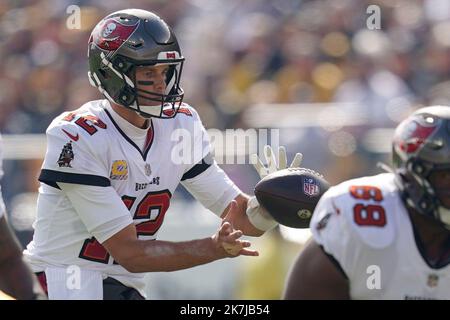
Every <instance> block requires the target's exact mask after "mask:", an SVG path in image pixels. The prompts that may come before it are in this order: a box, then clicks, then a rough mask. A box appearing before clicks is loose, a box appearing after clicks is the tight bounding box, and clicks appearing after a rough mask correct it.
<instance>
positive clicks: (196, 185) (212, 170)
mask: <svg viewBox="0 0 450 320" xmlns="http://www.w3.org/2000/svg"><path fill="white" fill-rule="evenodd" d="M181 184H182V185H183V186H184V187H185V188H186V189H187V190H188V191H189V192H190V193H191V194H192V195H193V196H194V198H196V199H197V200H198V201H199V202H200V203H201V204H202V205H203V206H204V207H205V208H207V209H209V210H211V211H212V212H213V213H215V214H216V215H217V216H219V217H220V216H221V214H222V213H223V211H224V210H225V208H226V207H227V206H228V204H229V203H230V202H231V201H232V200H233V199H234V198H236V197H237V196H238V195H239V194H240V193H242V191H241V190H240V189H239V188H238V187H237V186H236V185H235V184H234V183H233V181H231V179H230V178H229V177H228V176H227V174H226V173H225V172H224V171H223V170H222V169H221V168H220V167H219V166H218V165H217V163H215V162H214V163H213V164H212V165H210V166H209V167H208V168H207V169H206V170H205V171H203V172H202V173H200V174H198V175H196V176H194V177H192V178H189V179H184V180H182V181H181Z"/></svg>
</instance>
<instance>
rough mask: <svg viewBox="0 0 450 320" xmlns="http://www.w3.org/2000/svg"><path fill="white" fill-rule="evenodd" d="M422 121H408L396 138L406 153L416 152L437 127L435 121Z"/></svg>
mask: <svg viewBox="0 0 450 320" xmlns="http://www.w3.org/2000/svg"><path fill="white" fill-rule="evenodd" d="M420 122H422V121H420ZM420 122H419V121H417V119H415V120H413V121H411V122H409V123H406V124H405V125H404V127H403V128H402V129H401V130H400V134H399V136H398V138H397V139H396V140H397V143H398V146H399V148H400V150H401V151H403V152H405V153H414V152H416V151H417V150H418V149H419V148H420V147H421V146H422V145H423V144H424V142H425V140H426V139H427V138H428V137H429V136H430V135H431V134H432V133H433V132H434V130H435V129H436V124H435V122H433V123H432V124H431V123H430V122H428V121H427V122H424V123H423V124H422V123H420Z"/></svg>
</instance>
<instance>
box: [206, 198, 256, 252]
mask: <svg viewBox="0 0 450 320" xmlns="http://www.w3.org/2000/svg"><path fill="white" fill-rule="evenodd" d="M233 210H234V211H236V210H237V203H236V201H235V200H233V201H232V202H231V204H230V208H229V209H228V213H227V215H226V216H228V215H229V214H230V212H232V211H233ZM242 235H243V233H242V231H241V230H235V229H234V228H233V226H232V225H231V223H230V222H229V221H227V220H226V218H225V219H223V220H222V224H221V226H220V228H219V230H217V232H216V234H215V235H214V236H213V241H214V242H215V243H216V246H217V248H218V249H219V250H220V251H222V252H224V253H226V256H228V257H237V256H240V255H243V256H258V255H259V253H258V251H256V250H250V249H247V248H248V247H250V246H251V242H250V241H247V240H240V239H239V238H241V237H242Z"/></svg>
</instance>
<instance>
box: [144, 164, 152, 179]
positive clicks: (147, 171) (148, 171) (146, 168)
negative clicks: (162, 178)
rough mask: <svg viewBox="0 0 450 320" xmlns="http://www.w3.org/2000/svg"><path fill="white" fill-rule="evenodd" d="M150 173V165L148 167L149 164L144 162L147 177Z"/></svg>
mask: <svg viewBox="0 0 450 320" xmlns="http://www.w3.org/2000/svg"><path fill="white" fill-rule="evenodd" d="M151 174H152V167H150V164H148V163H146V164H145V175H146V176H148V177H149V176H150V175H151Z"/></svg>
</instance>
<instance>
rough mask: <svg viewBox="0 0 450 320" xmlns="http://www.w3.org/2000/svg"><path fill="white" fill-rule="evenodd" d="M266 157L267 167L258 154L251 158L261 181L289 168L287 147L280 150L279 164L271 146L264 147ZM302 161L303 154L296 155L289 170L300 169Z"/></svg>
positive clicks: (281, 147)
mask: <svg viewBox="0 0 450 320" xmlns="http://www.w3.org/2000/svg"><path fill="white" fill-rule="evenodd" d="M264 156H265V158H266V163H267V167H266V166H265V165H264V164H263V163H262V161H261V159H260V158H259V157H258V155H257V154H252V155H251V158H250V160H251V163H252V164H253V166H254V167H255V170H256V172H258V174H259V176H260V177H261V179H262V178H264V177H265V176H267V175H269V174H271V173H274V172H276V171H278V170H283V169H286V168H288V166H287V156H286V148H285V147H283V146H280V147H279V148H278V163H277V159H276V158H275V154H274V152H273V150H272V147H271V146H268V145H266V146H264ZM302 160H303V154H301V153H296V154H295V157H294V160H292V162H291V165H290V166H289V168H297V167H300V165H301V163H302Z"/></svg>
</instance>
